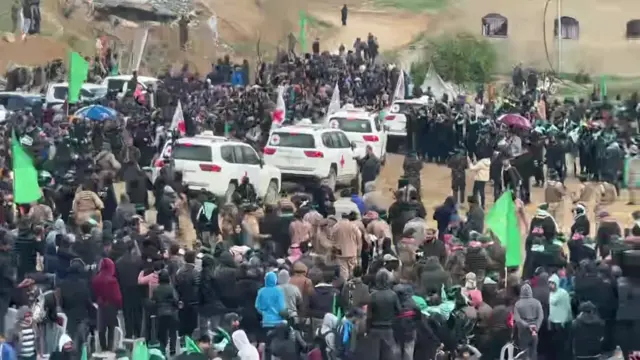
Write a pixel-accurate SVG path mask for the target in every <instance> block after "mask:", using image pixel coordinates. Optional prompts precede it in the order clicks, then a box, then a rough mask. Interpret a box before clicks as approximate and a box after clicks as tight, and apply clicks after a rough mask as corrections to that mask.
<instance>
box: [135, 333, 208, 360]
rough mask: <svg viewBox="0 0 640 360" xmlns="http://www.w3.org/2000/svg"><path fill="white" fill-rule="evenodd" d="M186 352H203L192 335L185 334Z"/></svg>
mask: <svg viewBox="0 0 640 360" xmlns="http://www.w3.org/2000/svg"><path fill="white" fill-rule="evenodd" d="M184 352H186V353H187V354H192V353H202V350H200V347H199V346H198V344H196V342H195V341H193V339H191V337H189V336H185V338H184ZM134 360H135V359H134Z"/></svg>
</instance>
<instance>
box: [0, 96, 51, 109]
mask: <svg viewBox="0 0 640 360" xmlns="http://www.w3.org/2000/svg"><path fill="white" fill-rule="evenodd" d="M3 103H4V101H3ZM36 106H42V97H41V96H38V95H32V96H29V95H26V96H17V95H16V96H10V97H9V98H8V99H7V101H6V106H5V108H6V109H7V110H10V111H17V110H22V109H25V108H33V107H36Z"/></svg>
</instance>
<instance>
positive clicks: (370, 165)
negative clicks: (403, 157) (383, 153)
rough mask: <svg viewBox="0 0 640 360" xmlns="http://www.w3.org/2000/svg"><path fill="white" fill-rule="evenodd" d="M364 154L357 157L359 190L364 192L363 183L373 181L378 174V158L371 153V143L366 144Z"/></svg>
mask: <svg viewBox="0 0 640 360" xmlns="http://www.w3.org/2000/svg"><path fill="white" fill-rule="evenodd" d="M366 151H367V153H366V155H365V156H364V157H363V158H361V159H358V166H360V192H361V193H362V194H364V184H366V183H368V182H370V181H375V180H376V178H377V177H378V174H380V160H379V159H378V158H377V157H376V155H375V154H374V153H373V148H372V147H371V145H367V150H366Z"/></svg>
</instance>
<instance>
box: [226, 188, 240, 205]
mask: <svg viewBox="0 0 640 360" xmlns="http://www.w3.org/2000/svg"><path fill="white" fill-rule="evenodd" d="M236 188H237V186H236V184H234V183H229V186H228V187H227V191H226V192H225V193H224V203H225V204H228V203H230V202H233V193H235V192H236Z"/></svg>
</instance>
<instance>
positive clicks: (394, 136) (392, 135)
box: [384, 96, 429, 152]
mask: <svg viewBox="0 0 640 360" xmlns="http://www.w3.org/2000/svg"><path fill="white" fill-rule="evenodd" d="M427 104H429V98H428V97H426V96H423V97H421V98H419V99H408V100H396V101H394V102H393V104H391V107H390V108H389V112H387V114H386V116H385V117H384V127H385V128H386V129H387V135H388V136H389V141H388V142H387V144H388V145H387V150H389V151H390V152H396V151H397V150H398V148H399V147H400V144H402V143H403V142H404V141H405V138H406V136H407V117H406V116H405V113H406V112H407V111H409V109H410V108H414V109H419V108H421V107H423V106H425V105H427Z"/></svg>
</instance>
